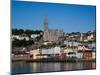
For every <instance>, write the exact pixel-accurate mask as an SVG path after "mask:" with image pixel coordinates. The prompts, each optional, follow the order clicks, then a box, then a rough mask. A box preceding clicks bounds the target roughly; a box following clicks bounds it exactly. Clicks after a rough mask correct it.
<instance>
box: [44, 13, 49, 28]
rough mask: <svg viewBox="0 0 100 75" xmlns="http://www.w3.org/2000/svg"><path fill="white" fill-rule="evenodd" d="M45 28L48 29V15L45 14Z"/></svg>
mask: <svg viewBox="0 0 100 75" xmlns="http://www.w3.org/2000/svg"><path fill="white" fill-rule="evenodd" d="M44 30H48V15H47V14H46V15H45V19H44Z"/></svg>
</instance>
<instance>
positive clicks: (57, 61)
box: [12, 59, 96, 62]
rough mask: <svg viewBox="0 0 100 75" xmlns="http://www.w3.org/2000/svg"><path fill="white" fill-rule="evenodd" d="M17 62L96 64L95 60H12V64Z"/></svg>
mask: <svg viewBox="0 0 100 75" xmlns="http://www.w3.org/2000/svg"><path fill="white" fill-rule="evenodd" d="M19 61H24V62H96V59H90V60H86V59H81V60H43V59H42V60H40V59H39V60H37V59H36V60H34V59H27V60H25V59H24V60H22V59H21V60H12V62H19Z"/></svg>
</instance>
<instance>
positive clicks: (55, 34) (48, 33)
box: [43, 16, 64, 42]
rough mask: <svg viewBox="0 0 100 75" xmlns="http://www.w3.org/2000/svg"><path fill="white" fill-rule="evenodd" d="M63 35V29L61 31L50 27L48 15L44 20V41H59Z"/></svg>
mask: <svg viewBox="0 0 100 75" xmlns="http://www.w3.org/2000/svg"><path fill="white" fill-rule="evenodd" d="M63 35H64V33H63V31H61V30H60V31H59V30H57V29H49V27H48V18H47V16H46V17H45V20H44V36H43V39H44V41H49V42H57V41H58V40H59V38H60V37H62V36H63Z"/></svg>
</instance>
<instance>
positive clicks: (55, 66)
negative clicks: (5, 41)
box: [12, 62, 96, 75]
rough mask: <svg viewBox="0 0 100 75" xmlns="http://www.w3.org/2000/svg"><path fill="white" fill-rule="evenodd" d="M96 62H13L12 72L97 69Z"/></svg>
mask: <svg viewBox="0 0 100 75" xmlns="http://www.w3.org/2000/svg"><path fill="white" fill-rule="evenodd" d="M95 66H96V65H95V62H77V63H68V62H67V63H51V62H48V63H47V62H46V63H42V62H40V63H28V62H13V63H12V73H13V75H14V74H16V73H36V72H50V71H69V70H82V69H95Z"/></svg>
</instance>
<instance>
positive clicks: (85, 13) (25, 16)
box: [11, 0, 96, 32]
mask: <svg viewBox="0 0 100 75" xmlns="http://www.w3.org/2000/svg"><path fill="white" fill-rule="evenodd" d="M45 15H48V26H49V28H50V29H59V30H63V31H64V32H87V31H89V30H94V29H95V27H96V7H95V6H88V5H73V4H55V3H40V2H24V1H14V0H13V1H12V5H11V24H12V28H18V29H31V30H43V29H44V20H45Z"/></svg>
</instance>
